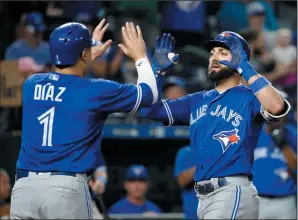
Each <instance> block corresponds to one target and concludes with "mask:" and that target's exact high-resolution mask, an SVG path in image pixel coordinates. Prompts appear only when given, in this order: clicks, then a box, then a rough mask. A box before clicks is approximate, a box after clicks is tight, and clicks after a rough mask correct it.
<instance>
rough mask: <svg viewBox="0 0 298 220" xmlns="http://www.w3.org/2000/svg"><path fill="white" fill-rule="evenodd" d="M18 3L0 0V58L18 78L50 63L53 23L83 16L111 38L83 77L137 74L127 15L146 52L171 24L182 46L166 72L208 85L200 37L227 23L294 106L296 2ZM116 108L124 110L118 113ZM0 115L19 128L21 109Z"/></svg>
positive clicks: (4, 125) (188, 83)
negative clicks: (126, 44) (126, 41)
mask: <svg viewBox="0 0 298 220" xmlns="http://www.w3.org/2000/svg"><path fill="white" fill-rule="evenodd" d="M19 4H20V7H18V9H17V10H16V9H15V7H14V5H13V4H12V3H9V2H1V3H0V18H1V17H2V18H3V19H4V20H7V21H8V22H7V23H6V24H5V25H3V27H1V28H2V29H3V31H1V34H2V35H3V37H2V39H3V41H2V42H0V59H1V57H2V60H17V61H18V65H19V69H20V71H21V73H23V76H24V78H26V77H28V75H30V74H33V73H36V72H46V71H50V70H51V69H52V65H51V61H50V51H49V46H48V43H47V40H48V38H49V35H50V33H51V31H52V30H53V29H54V28H55V27H57V26H58V25H60V24H62V23H65V22H68V21H74V22H81V23H83V24H85V25H86V26H87V27H88V28H89V29H90V31H92V30H93V29H94V28H95V26H96V24H97V23H98V22H99V21H100V19H102V18H103V17H105V18H107V20H108V22H109V23H110V26H109V30H108V33H107V34H106V36H105V37H106V38H107V39H108V38H111V39H112V40H113V41H114V43H113V45H112V46H111V47H110V48H109V49H108V50H107V51H106V53H105V54H104V55H103V56H102V57H100V58H99V59H97V60H96V61H94V62H93V64H92V65H91V66H90V68H89V70H88V71H87V72H86V77H100V78H106V79H111V80H115V81H118V82H122V83H135V82H136V79H137V73H136V69H135V66H134V63H133V62H132V61H131V60H130V59H129V58H128V57H126V56H125V55H124V54H123V53H122V51H121V50H120V49H119V48H118V47H117V44H118V43H120V42H121V41H122V38H121V34H120V27H121V26H122V25H123V23H124V22H125V21H133V22H135V23H137V24H139V25H140V26H141V28H142V30H143V32H144V33H143V34H144V38H145V41H146V44H147V49H148V57H151V56H152V52H153V48H154V42H155V38H156V37H157V36H158V35H159V34H161V33H163V32H170V33H172V34H173V36H174V37H175V38H176V46H177V49H176V51H177V53H179V54H181V56H180V57H181V59H180V62H179V64H178V65H175V67H174V68H172V69H171V71H170V72H169V73H168V76H173V75H174V76H176V77H179V78H180V79H181V80H182V81H183V82H184V83H185V87H186V89H187V92H196V91H200V90H205V89H210V88H212V86H213V85H212V83H211V82H210V81H209V80H208V79H207V68H206V67H207V63H208V58H209V53H208V52H207V51H205V50H204V49H202V43H203V42H204V41H206V40H209V39H211V38H214V37H215V36H216V35H217V34H218V33H219V32H221V31H223V30H230V31H235V32H237V33H239V34H241V35H242V36H243V37H244V38H245V39H246V40H247V41H248V42H249V44H250V47H251V51H252V54H251V63H252V65H253V66H254V68H255V69H256V70H257V71H258V72H259V73H261V74H263V75H264V76H266V77H267V78H268V79H269V80H270V81H271V82H272V83H273V84H274V85H275V86H276V87H277V88H278V89H280V90H283V91H284V92H286V93H287V94H288V95H289V97H290V98H289V99H290V102H291V104H293V106H294V107H295V106H296V99H297V98H296V88H297V83H296V82H297V56H296V55H297V54H296V45H297V29H296V25H297V24H296V21H297V13H296V10H297V2H294V1H293V2H291V1H287V2H275V1H270V0H258V1H255V0H241V1H218V2H216V1H208V2H207V1H206V2H204V1H201V0H199V1H171V2H164V1H162V2H159V1H115V2H110V1H84V2H81V1H76V2H36V1H31V2H30V1H29V2H20V3H19ZM3 19H2V20H3ZM115 116H118V117H119V118H121V117H126V116H123V115H122V114H115ZM136 116H137V114H136ZM131 120H133V119H131V118H130V119H129V120H128V121H129V122H130V121H131ZM0 121H1V123H0V124H1V128H0V133H1V132H5V131H10V130H21V123H20V122H21V111H20V109H7V108H2V109H1V114H0Z"/></svg>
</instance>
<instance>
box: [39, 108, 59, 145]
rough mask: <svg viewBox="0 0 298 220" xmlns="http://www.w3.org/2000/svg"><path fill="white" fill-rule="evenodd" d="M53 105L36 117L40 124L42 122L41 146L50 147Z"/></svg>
mask: <svg viewBox="0 0 298 220" xmlns="http://www.w3.org/2000/svg"><path fill="white" fill-rule="evenodd" d="M54 114H55V107H52V108H51V109H49V110H48V111H46V112H45V113H43V114H42V115H41V116H39V117H38V118H37V119H38V121H39V123H40V124H43V136H42V144H41V146H49V147H52V146H53V145H52V135H53V122H54Z"/></svg>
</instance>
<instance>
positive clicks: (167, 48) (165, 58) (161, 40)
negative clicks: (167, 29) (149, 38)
mask: <svg viewBox="0 0 298 220" xmlns="http://www.w3.org/2000/svg"><path fill="white" fill-rule="evenodd" d="M174 49H175V38H174V37H172V35H171V34H166V33H164V34H163V35H162V37H160V36H158V37H157V38H156V42H155V51H154V57H153V60H152V63H153V68H155V70H156V72H157V73H163V72H165V71H166V70H167V69H168V68H169V67H171V66H172V65H173V64H177V63H178V59H179V54H175V53H174Z"/></svg>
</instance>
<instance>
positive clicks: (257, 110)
mask: <svg viewBox="0 0 298 220" xmlns="http://www.w3.org/2000/svg"><path fill="white" fill-rule="evenodd" d="M284 101H285V107H284V111H283V112H282V113H281V114H280V115H272V114H270V113H269V112H267V111H266V110H265V109H264V108H263V106H262V105H261V103H260V101H259V100H258V98H257V97H254V98H253V100H252V111H253V116H254V117H257V116H262V117H263V118H264V119H265V120H266V121H267V122H269V123H275V122H279V121H280V120H281V119H282V118H283V117H284V116H286V115H287V114H288V113H289V111H290V109H291V105H290V103H289V102H288V101H287V100H286V99H284Z"/></svg>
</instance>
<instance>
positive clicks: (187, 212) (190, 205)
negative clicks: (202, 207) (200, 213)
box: [174, 146, 198, 219]
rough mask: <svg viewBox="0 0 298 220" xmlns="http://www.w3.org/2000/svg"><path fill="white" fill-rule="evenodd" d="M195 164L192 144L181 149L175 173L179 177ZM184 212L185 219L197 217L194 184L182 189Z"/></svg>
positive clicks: (196, 199)
mask: <svg viewBox="0 0 298 220" xmlns="http://www.w3.org/2000/svg"><path fill="white" fill-rule="evenodd" d="M194 166H195V157H194V154H193V152H192V149H191V147H190V146H186V147H183V148H181V149H179V151H178V152H177V155H176V158H175V169H174V175H175V177H176V178H177V177H178V176H179V175H180V174H181V173H183V172H184V171H186V170H189V169H191V168H192V167H194ZM182 202H183V213H184V218H185V219H197V218H198V217H197V208H198V198H197V196H196V192H195V190H194V188H193V186H192V187H191V188H190V189H182Z"/></svg>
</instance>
